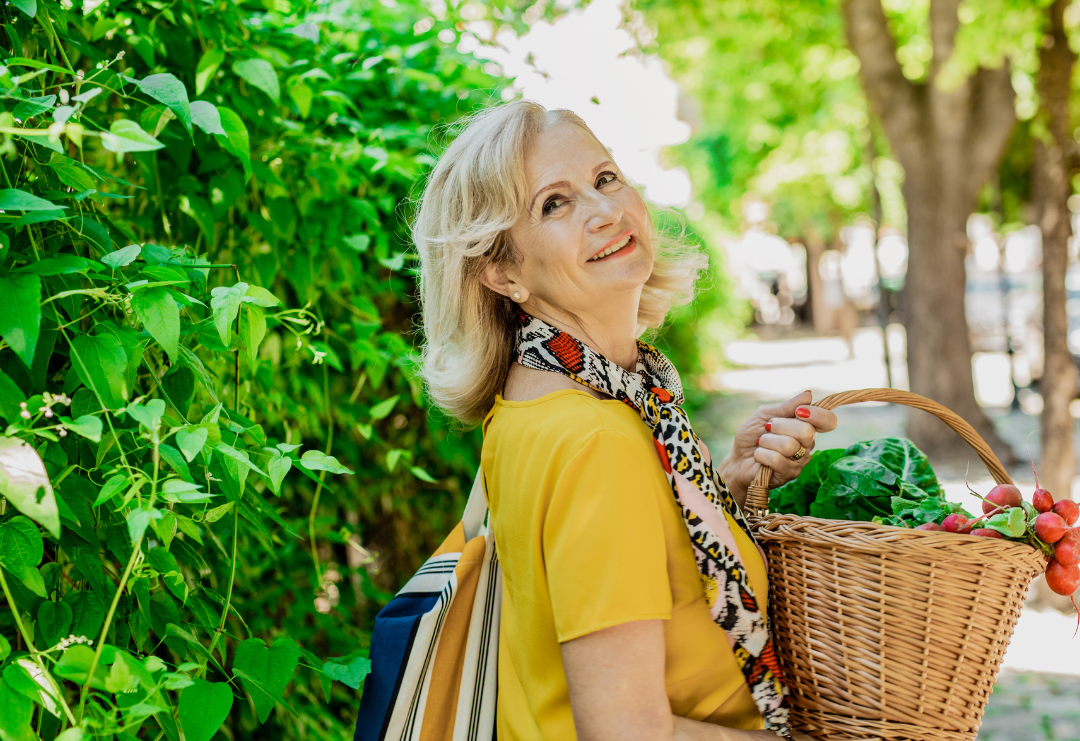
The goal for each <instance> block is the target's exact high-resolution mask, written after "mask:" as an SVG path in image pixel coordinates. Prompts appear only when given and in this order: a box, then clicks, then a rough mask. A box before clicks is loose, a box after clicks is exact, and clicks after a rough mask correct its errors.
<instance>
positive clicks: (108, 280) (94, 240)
mask: <svg viewBox="0 0 1080 741" xmlns="http://www.w3.org/2000/svg"><path fill="white" fill-rule="evenodd" d="M69 5H70V4H63V5H61V4H57V3H54V2H51V1H47V0H38V1H37V2H35V1H34V0H17V1H16V2H12V3H10V4H8V5H5V6H4V7H3V8H2V9H0V21H2V22H3V26H4V34H3V35H2V37H0V41H2V50H3V57H4V60H5V62H4V66H3V68H2V74H0V88H2V89H3V91H4V95H3V98H4V106H3V111H4V112H3V113H0V144H2V162H3V168H4V172H3V174H2V176H0V177H3V183H2V184H0V185H2V186H3V190H2V191H0V208H2V209H3V211H4V213H3V214H0V222H2V224H0V230H2V231H0V242H2V247H0V304H2V305H3V311H2V317H0V336H2V338H3V345H0V371H2V372H0V415H2V416H3V419H4V422H5V423H6V425H7V428H6V430H5V432H4V436H3V438H0V459H2V461H3V463H4V464H5V468H4V470H5V471H8V472H9V473H10V471H12V470H14V469H13V468H12V467H11V466H10V464H13V462H15V461H18V462H19V463H20V465H23V466H24V467H28V470H30V471H31V473H30V474H27V475H28V476H32V475H33V473H34V469H40V468H41V466H44V470H39V471H37V474H38V476H39V478H38V479H32V478H31V479H30V480H28V481H24V482H22V483H20V482H18V481H16V480H15V479H14V478H8V479H4V480H0V491H2V492H3V493H4V495H5V498H4V500H3V504H2V505H0V506H2V507H3V514H2V516H0V561H2V563H3V571H2V574H3V576H4V580H3V581H4V585H5V599H6V602H7V604H8V605H13V606H14V608H15V609H14V610H5V611H4V612H2V613H0V636H2V639H0V660H2V661H3V666H2V679H0V729H2V730H0V738H4V739H20V740H21V739H32V738H37V737H40V738H43V739H47V740H48V739H52V738H55V737H57V735H58V734H61V733H62V734H67V735H63V739H64V741H72V740H73V739H76V738H79V737H80V734H82V733H85V734H87V735H90V734H94V735H102V736H104V737H110V736H111V734H113V733H117V734H123V735H127V736H131V737H139V738H151V739H156V738H162V737H163V738H168V739H178V738H179V730H178V726H179V727H182V728H183V730H184V732H185V736H186V738H187V739H188V740H189V741H191V740H192V739H199V740H206V739H210V738H211V737H214V736H215V734H217V737H218V738H241V737H259V738H266V737H273V738H300V737H303V738H306V739H315V738H349V737H351V735H352V724H353V721H354V718H355V708H356V701H357V698H358V692H357V688H358V687H359V685H360V682H361V681H362V677H363V676H364V674H365V672H366V660H365V659H364V658H363V657H364V656H365V655H366V651H365V649H366V641H367V639H368V634H367V630H368V629H369V626H370V625H371V620H372V617H373V615H374V613H375V611H377V609H378V608H379V607H380V606H381V605H382V604H383V603H384V602H385V600H386V599H387V598H388V596H389V593H390V591H391V590H392V589H394V588H396V586H397V584H398V583H399V581H400V579H401V577H402V575H403V574H405V573H407V572H408V571H410V570H411V569H412V568H415V566H416V565H417V563H418V561H420V560H422V559H423V557H424V556H425V555H426V554H427V553H428V552H429V551H430V549H431V547H432V545H433V544H434V543H437V541H438V539H439V538H440V537H441V536H442V535H444V534H445V533H446V532H448V531H449V530H450V528H451V526H452V524H453V522H454V520H455V519H456V516H457V514H458V513H459V512H460V508H461V506H462V505H463V503H464V496H463V494H462V492H461V487H460V484H459V479H462V478H464V479H468V478H469V477H471V474H472V472H473V470H474V466H475V458H474V456H475V451H476V448H477V445H476V442H477V440H476V439H475V436H474V435H472V434H470V435H465V436H464V437H458V436H455V435H454V434H452V433H451V432H450V431H449V429H450V428H449V425H448V424H447V423H446V420H444V419H442V418H440V417H438V416H437V415H434V414H433V413H430V412H429V411H428V410H427V409H425V407H424V405H423V403H422V399H421V395H420V384H419V381H418V379H417V377H416V370H415V355H414V352H413V349H412V342H411V333H412V332H413V330H414V311H415V307H414V304H413V298H412V297H413V290H414V279H413V266H414V264H415V263H414V260H413V257H412V256H411V255H410V254H408V246H407V240H406V237H405V234H404V232H403V230H402V216H403V215H404V214H403V213H402V210H401V209H402V207H401V204H403V203H405V202H406V201H407V198H408V196H409V195H410V193H411V192H412V189H413V186H414V184H415V183H416V182H417V179H418V177H419V176H420V174H421V173H422V172H423V170H424V168H425V167H427V166H428V165H430V163H431V162H432V161H433V159H432V153H431V151H430V142H431V141H432V138H431V137H430V134H431V131H432V127H433V126H434V125H435V124H436V123H438V122H442V121H447V120H452V119H453V118H455V117H456V116H458V115H459V114H461V113H463V112H468V111H470V110H472V109H474V108H475V107H477V106H479V105H481V104H484V103H486V102H488V101H489V100H490V99H491V97H492V95H493V94H494V93H495V92H496V88H495V87H494V86H495V84H496V82H497V81H496V80H494V79H492V78H491V77H489V76H488V75H486V74H485V73H484V72H482V71H481V69H480V67H479V63H478V62H477V61H475V60H474V59H472V58H471V57H468V56H464V55H461V54H458V53H457V52H456V51H455V50H454V48H455V46H456V45H455V43H453V39H454V38H456V36H457V34H458V31H457V30H455V24H456V23H457V22H458V18H457V17H456V16H455V15H454V10H453V9H452V8H451V7H450V6H449V5H447V6H446V7H445V8H439V7H436V6H434V5H433V6H431V8H434V10H432V9H431V8H429V7H428V6H427V5H424V4H421V3H420V2H418V1H415V0H399V1H398V2H396V3H377V2H374V3H360V2H351V1H350V2H320V3H314V2H300V1H295V2H293V1H290V0H266V2H207V1H206V0H176V1H173V2H141V1H137V0H136V1H126V0H106V1H105V2H89V3H85V4H83V3H79V4H77V5H76V6H74V7H69ZM425 19H426V20H425ZM418 21H420V22H421V23H420V25H415V24H417V22H418ZM414 26H415V27H414ZM440 33H442V34H443V35H444V38H446V39H447V41H448V42H449V43H447V42H440V41H439V40H438V39H439V34H440ZM130 245H138V246H140V247H131V246H130ZM69 400H70V401H69ZM23 404H25V405H26V406H25V407H23V406H22V405H23ZM24 411H25V414H24ZM46 474H47V476H48V479H49V480H51V492H52V496H50V495H49V493H48V491H49V490H48V488H47V487H46V488H39V487H38V484H40V483H42V482H43V480H42V479H41V478H40V477H41V476H43V475H46ZM42 495H44V496H42ZM361 544H362V545H361ZM373 556H374V560H373ZM118 586H119V587H120V588H119V589H118ZM226 606H227V609H226ZM70 634H76V635H79V634H85V635H88V636H91V637H93V639H94V641H93V643H92V644H91V645H89V646H87V645H86V644H82V643H75V644H73V645H71V646H67V645H66V644H67V643H68V642H67V641H66V640H64V639H66V638H67V637H68V636H69V635H70ZM99 638H100V639H99ZM31 642H32V647H31ZM334 657H338V658H337V659H336V660H334ZM41 670H44V671H45V672H46V674H47V675H48V676H51V677H53V679H47V680H41V682H39V683H37V684H35V682H34V680H33V679H32V678H31V677H32V675H33V674H35V673H37V671H41ZM54 711H55V714H54ZM219 726H220V729H219ZM69 727H74V728H75V729H76V730H66V731H65V730H64V729H68V728H69ZM78 729H81V730H78Z"/></svg>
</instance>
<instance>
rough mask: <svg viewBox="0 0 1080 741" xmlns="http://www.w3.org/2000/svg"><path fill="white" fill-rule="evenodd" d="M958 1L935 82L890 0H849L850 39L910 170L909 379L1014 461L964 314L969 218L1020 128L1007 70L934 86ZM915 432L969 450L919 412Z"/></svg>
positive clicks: (939, 449)
mask: <svg viewBox="0 0 1080 741" xmlns="http://www.w3.org/2000/svg"><path fill="white" fill-rule="evenodd" d="M959 4H960V0H931V3H930V36H931V41H932V45H933V62H932V65H931V73H930V80H929V81H928V82H926V83H914V82H911V81H910V80H908V79H907V78H906V77H904V74H903V72H902V71H901V68H900V64H899V63H898V62H897V59H896V43H895V41H894V39H893V37H892V35H891V32H890V31H889V25H888V20H887V18H886V16H885V13H884V11H883V10H882V7H881V0H845V2H844V16H845V20H846V28H847V36H848V43H849V45H850V47H851V49H852V51H853V52H854V53H855V54H856V55H857V56H858V57H859V61H860V63H861V70H860V74H861V76H862V81H863V88H864V89H865V91H866V95H867V98H868V99H869V101H870V105H871V108H872V109H873V110H874V112H875V114H876V115H877V116H878V118H879V120H880V121H881V125H882V129H883V130H884V131H885V135H886V137H887V138H888V140H889V144H890V145H891V146H892V149H893V153H894V154H895V156H896V158H897V160H898V161H899V162H900V164H901V165H902V166H903V168H904V173H905V176H904V187H903V193H904V201H905V204H906V206H907V216H908V250H909V257H908V274H907V280H906V284H905V288H904V291H905V294H906V295H905V296H904V304H905V307H906V314H907V336H908V377H909V381H910V387H911V390H912V391H914V392H915V393H918V394H922V395H923V396H927V397H930V398H931V399H934V400H935V401H937V402H940V403H941V404H944V405H945V406H947V407H948V408H950V409H952V410H953V411H954V412H956V413H957V414H959V415H960V416H962V417H963V418H964V419H966V420H967V421H968V422H970V423H971V425H972V426H973V427H975V429H976V430H977V431H978V432H979V434H980V435H982V436H983V438H984V439H985V440H986V441H987V442H988V443H989V444H990V445H991V447H993V448H994V450H995V452H997V454H998V456H999V457H1001V458H1002V460H1003V461H1005V462H1006V463H1009V462H1012V461H1014V460H1015V455H1014V454H1013V452H1012V450H1011V449H1009V447H1008V446H1007V445H1006V444H1005V442H1004V441H1003V440H1002V439H1001V438H1000V437H999V436H998V434H997V432H996V431H995V430H994V427H993V424H992V423H991V422H990V420H989V418H988V417H987V416H986V414H985V413H984V412H983V411H982V409H981V408H980V407H979V405H978V403H977V402H976V401H975V388H974V383H973V380H972V374H971V341H970V339H969V337H968V325H967V319H966V316H965V312H964V293H965V288H966V275H965V271H964V256H965V254H966V252H967V247H968V242H967V233H966V227H967V219H968V216H969V215H970V214H971V213H972V212H973V211H974V210H975V207H976V204H977V201H978V194H979V191H980V189H981V188H982V186H983V185H984V184H985V183H986V181H987V180H988V179H989V177H990V175H991V174H992V173H993V172H994V171H995V170H996V169H997V167H998V164H999V162H1000V160H1001V157H1002V155H1003V153H1004V150H1005V146H1006V144H1007V143H1008V141H1009V138H1010V137H1011V135H1012V131H1013V128H1014V127H1015V124H1016V113H1015V110H1014V104H1013V99H1014V93H1013V89H1012V84H1011V82H1010V75H1009V70H1008V66H1007V65H1005V66H1004V67H1003V68H1002V69H997V70H987V69H981V68H980V69H979V70H977V71H976V72H975V73H974V74H972V75H971V76H969V77H968V78H967V79H966V80H964V81H963V82H962V83H961V84H960V85H959V86H957V87H955V88H952V89H950V90H943V89H941V88H940V87H938V85H937V84H936V83H935V82H934V81H935V80H936V78H937V75H938V73H939V72H940V71H941V68H942V66H943V65H944V63H945V61H946V60H947V59H948V58H949V55H950V54H951V53H952V50H953V46H954V42H955V37H956V32H957V29H958V28H959V19H958V17H957V8H958V6H959ZM908 435H909V437H911V439H912V440H913V441H915V443H916V444H917V445H918V446H919V447H921V448H923V449H924V450H929V451H934V452H935V453H937V454H948V453H951V452H961V451H965V452H966V445H965V444H964V443H963V442H962V441H961V440H960V438H959V437H958V436H957V435H956V433H954V432H952V431H951V430H949V429H948V428H947V427H945V426H944V425H943V424H941V422H939V421H937V420H936V419H934V418H931V417H930V416H929V415H924V414H915V413H913V414H911V415H909V418H908Z"/></svg>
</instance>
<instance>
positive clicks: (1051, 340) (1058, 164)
mask: <svg viewBox="0 0 1080 741" xmlns="http://www.w3.org/2000/svg"><path fill="white" fill-rule="evenodd" d="M1069 3H1070V0H1054V2H1053V3H1052V4H1051V5H1050V6H1049V7H1048V8H1047V9H1046V11H1047V12H1046V34H1045V35H1044V36H1043V38H1042V43H1041V44H1040V48H1039V72H1038V77H1037V89H1038V93H1039V98H1040V110H1039V116H1038V118H1037V119H1036V123H1037V124H1038V130H1039V135H1038V136H1036V137H1035V140H1034V160H1033V166H1032V169H1031V187H1032V195H1033V201H1034V205H1035V221H1036V223H1037V224H1038V225H1039V228H1040V229H1041V230H1042V255H1043V257H1042V273H1043V347H1044V350H1043V352H1044V361H1043V377H1042V380H1041V382H1040V383H1039V391H1040V392H1041V393H1042V398H1043V411H1042V453H1041V455H1040V464H1039V468H1040V473H1041V474H1042V479H1043V480H1042V482H1041V483H1042V485H1043V486H1044V487H1046V488H1047V489H1049V490H1050V491H1051V492H1054V493H1055V494H1057V495H1058V496H1066V497H1067V496H1069V492H1070V490H1071V484H1072V477H1073V474H1074V473H1075V470H1076V454H1075V452H1074V450H1073V438H1074V433H1073V428H1074V426H1075V425H1074V422H1073V418H1072V415H1071V414H1070V413H1069V402H1071V401H1072V400H1073V399H1075V398H1076V381H1077V378H1076V365H1075V364H1074V363H1073V359H1072V355H1071V354H1070V352H1069V341H1068V336H1069V320H1068V316H1067V315H1066V312H1065V302H1066V290H1065V271H1066V269H1067V267H1068V261H1069V253H1068V248H1069V237H1070V235H1071V234H1072V228H1071V225H1070V218H1069V206H1068V200H1069V195H1070V193H1071V190H1072V189H1071V186H1070V183H1069V153H1070V152H1071V151H1072V149H1073V148H1074V147H1075V143H1074V142H1073V140H1072V134H1071V131H1072V129H1071V127H1070V116H1069V96H1070V94H1071V93H1072V78H1073V69H1074V68H1075V65H1076V52H1074V51H1073V50H1072V49H1070V48H1069V38H1068V36H1067V35H1066V30H1065V9H1066V8H1067V7H1068V5H1069Z"/></svg>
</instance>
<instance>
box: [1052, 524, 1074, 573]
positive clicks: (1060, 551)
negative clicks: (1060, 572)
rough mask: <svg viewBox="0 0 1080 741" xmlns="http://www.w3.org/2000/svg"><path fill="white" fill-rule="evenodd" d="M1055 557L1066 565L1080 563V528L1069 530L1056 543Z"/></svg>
mask: <svg viewBox="0 0 1080 741" xmlns="http://www.w3.org/2000/svg"><path fill="white" fill-rule="evenodd" d="M1054 559H1055V560H1056V561H1057V562H1058V563H1061V564H1063V565H1065V566H1076V565H1077V564H1080V530H1067V531H1066V532H1065V534H1064V535H1063V536H1061V540H1059V541H1058V542H1057V543H1055V544H1054Z"/></svg>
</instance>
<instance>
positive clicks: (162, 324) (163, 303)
mask: <svg viewBox="0 0 1080 741" xmlns="http://www.w3.org/2000/svg"><path fill="white" fill-rule="evenodd" d="M131 308H132V309H134V310H135V315H136V316H137V317H139V320H140V321H141V322H142V323H143V324H144V325H145V326H146V331H147V332H149V333H150V336H151V337H153V338H154V339H155V340H157V341H158V344H159V345H161V347H162V349H164V350H165V352H166V353H168V355H169V359H170V360H171V361H172V362H174V363H175V362H176V361H177V359H178V356H179V353H180V350H179V347H180V307H179V306H177V305H176V299H174V298H173V295H172V293H170V292H169V290H168V289H167V288H165V287H164V286H158V287H156V288H147V289H144V290H141V291H136V292H135V293H133V294H132V296H131Z"/></svg>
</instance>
